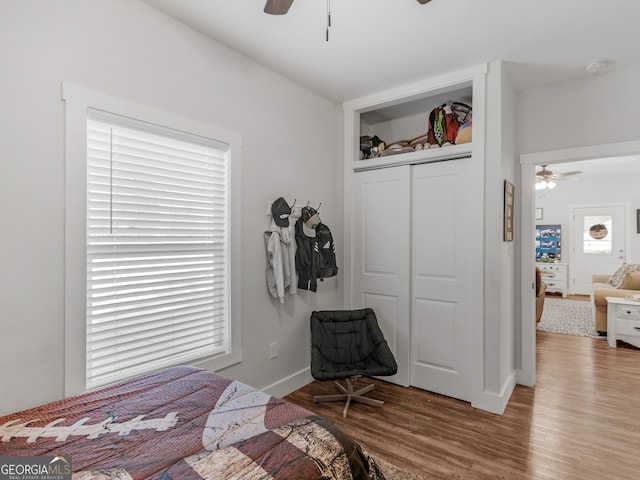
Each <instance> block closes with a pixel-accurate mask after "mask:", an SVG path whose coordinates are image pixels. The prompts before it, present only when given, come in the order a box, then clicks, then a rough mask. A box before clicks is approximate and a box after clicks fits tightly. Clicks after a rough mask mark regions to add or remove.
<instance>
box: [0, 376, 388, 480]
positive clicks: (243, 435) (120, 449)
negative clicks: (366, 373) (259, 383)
mask: <svg viewBox="0 0 640 480" xmlns="http://www.w3.org/2000/svg"><path fill="white" fill-rule="evenodd" d="M2 456H12V457H13V456H55V457H64V458H63V459H70V461H71V466H72V470H73V478H74V480H76V479H77V480H85V479H92V480H94V479H95V480H97V479H101V480H102V479H123V480H124V479H141V478H150V479H211V480H214V479H215V480H220V479H237V480H254V479H255V480H257V479H261V480H270V479H273V480H282V479H296V480H313V479H323V480H333V479H335V480H349V479H353V480H384V476H383V474H382V473H381V472H380V470H379V468H378V466H377V464H376V463H375V461H374V460H373V459H371V457H370V456H369V455H368V454H367V453H366V452H365V451H364V450H363V449H362V447H361V446H360V445H359V444H358V443H357V442H356V441H354V440H353V439H352V438H350V437H349V436H347V435H346V434H344V433H343V432H341V431H340V430H339V429H338V428H336V427H335V426H334V425H332V424H331V423H330V422H328V421H327V420H324V419H323V418H321V417H318V416H316V415H314V414H312V413H311V412H309V411H307V410H305V409H303V408H301V407H298V406H296V405H294V404H292V403H289V402H286V401H284V400H281V399H278V398H275V397H272V396H270V395H268V394H266V393H264V392H261V391H259V390H256V389H254V388H251V387H249V386H247V385H245V384H243V383H241V382H238V381H234V380H231V379H228V378H225V377H223V376H221V375H218V374H216V373H213V372H210V371H207V370H201V369H198V368H192V367H174V368H169V369H165V370H161V371H158V372H154V373H151V374H147V375H143V376H140V377H137V378H133V379H130V380H126V381H123V382H120V383H118V384H115V385H111V386H108V387H105V388H102V389H99V390H96V391H93V392H88V393H85V394H82V395H79V396H75V397H70V398H67V399H64V400H60V401H57V402H53V403H49V404H47V405H43V406H40V407H36V408H32V409H29V410H24V411H21V412H17V413H14V414H10V415H6V416H4V417H0V457H2Z"/></svg>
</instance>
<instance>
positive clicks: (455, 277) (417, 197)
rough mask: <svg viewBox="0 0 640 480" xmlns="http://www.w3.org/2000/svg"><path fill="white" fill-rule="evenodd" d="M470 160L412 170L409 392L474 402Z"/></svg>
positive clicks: (477, 235)
mask: <svg viewBox="0 0 640 480" xmlns="http://www.w3.org/2000/svg"><path fill="white" fill-rule="evenodd" d="M471 161H472V160H471V158H466V159H459V160H452V161H447V162H438V163H427V164H423V165H416V166H414V167H413V180H412V190H413V204H412V219H411V224H412V255H411V256H412V260H411V262H412V263H411V265H412V275H411V277H412V298H411V309H412V315H411V367H410V378H411V385H414V386H416V387H418V388H423V389H425V390H429V391H432V392H436V393H440V394H443V395H447V396H450V397H454V398H458V399H461V400H466V401H469V400H470V395H471V378H470V363H471V342H470V329H471V325H470V322H469V318H470V308H471V305H470V298H471V285H470V283H471V282H470V278H471V249H470V248H469V242H470V241H473V239H474V238H476V239H477V241H479V242H482V235H483V233H482V232H472V231H469V225H470V224H471V222H470V220H471V218H470V213H469V212H470V210H471V208H470V202H472V201H473V199H472V198H471V197H470V196H469V192H470V191H471V186H472V179H471V171H472V168H471Z"/></svg>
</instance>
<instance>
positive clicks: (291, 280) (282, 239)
mask: <svg viewBox="0 0 640 480" xmlns="http://www.w3.org/2000/svg"><path fill="white" fill-rule="evenodd" d="M264 241H265V246H266V249H267V272H266V274H267V288H268V289H269V293H270V294H271V295H272V296H273V297H274V298H277V299H279V300H280V303H284V299H285V293H287V292H288V293H289V294H295V293H296V270H295V249H296V245H295V241H293V239H292V238H291V234H290V231H289V227H279V226H277V225H276V223H275V221H273V220H271V224H270V225H269V229H268V230H267V231H265V232H264Z"/></svg>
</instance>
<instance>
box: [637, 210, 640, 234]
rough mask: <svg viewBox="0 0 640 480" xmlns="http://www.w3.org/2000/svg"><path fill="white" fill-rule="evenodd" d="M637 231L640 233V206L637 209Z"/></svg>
mask: <svg viewBox="0 0 640 480" xmlns="http://www.w3.org/2000/svg"><path fill="white" fill-rule="evenodd" d="M636 233H640V208H639V209H637V210H636Z"/></svg>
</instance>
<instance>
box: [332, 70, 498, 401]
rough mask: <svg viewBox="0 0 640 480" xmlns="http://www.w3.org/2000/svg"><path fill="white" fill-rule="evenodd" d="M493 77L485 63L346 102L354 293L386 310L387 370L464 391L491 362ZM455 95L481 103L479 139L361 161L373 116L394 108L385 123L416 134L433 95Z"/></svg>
mask: <svg viewBox="0 0 640 480" xmlns="http://www.w3.org/2000/svg"><path fill="white" fill-rule="evenodd" d="M485 75H486V68H485V67H484V66H482V67H477V68H474V69H470V70H467V71H464V72H458V73H456V74H452V75H448V76H445V77H440V78H436V79H432V80H429V81H425V82H419V83H416V84H412V85H408V86H405V87H403V88H398V89H395V90H392V91H388V92H383V93H380V94H378V95H374V96H371V97H367V98H363V99H359V100H354V101H353V102H348V103H346V104H345V105H344V113H345V145H346V147H345V179H346V180H345V205H346V207H345V208H346V211H345V238H346V239H348V241H347V244H348V248H347V249H346V252H345V260H346V261H345V265H346V272H345V280H346V293H347V294H346V303H347V304H348V307H349V308H360V307H365V306H366V307H371V308H373V309H374V311H375V312H376V314H377V316H378V320H379V323H380V326H381V328H382V330H383V332H384V334H385V337H386V338H387V341H388V343H389V345H390V347H391V349H392V351H393V352H394V354H395V355H396V360H397V362H398V373H397V374H396V375H395V376H394V377H391V378H390V379H388V380H390V381H392V382H394V383H397V384H400V385H404V386H409V385H413V386H416V387H418V388H422V389H425V390H429V391H432V392H436V393H440V394H444V395H447V396H451V397H454V398H458V399H461V400H465V401H471V400H472V397H473V389H474V388H476V387H475V386H474V385H475V384H476V383H475V382H474V381H473V380H472V378H473V376H474V373H475V372H477V368H476V366H477V365H476V364H477V363H478V361H479V362H480V363H482V358H481V354H482V347H481V345H482V343H481V342H482V338H481V337H480V338H475V337H476V336H477V333H478V332H480V333H481V332H482V322H483V312H482V298H483V287H482V285H483V281H482V274H483V272H482V258H483V245H484V234H483V224H484V223H483V216H484V212H483V205H484V202H483V184H484V173H483V172H484V142H483V137H484V77H485ZM470 97H472V98H470ZM448 100H453V101H459V100H463V101H465V102H470V101H471V102H472V104H473V141H472V142H471V143H467V144H461V145H450V146H444V147H441V148H436V149H428V150H421V151H413V152H409V153H402V154H396V155H391V156H388V157H381V158H369V159H364V160H360V159H359V156H358V153H359V152H358V150H357V148H358V147H359V145H358V143H359V139H360V136H361V135H362V134H366V135H372V134H377V135H379V134H378V133H377V132H376V131H372V127H371V125H369V124H367V120H368V119H371V118H377V119H380V118H384V117H385V115H388V113H389V112H395V115H396V118H393V116H391V117H388V116H387V120H386V122H387V124H384V122H381V123H380V124H378V125H375V127H374V128H375V130H377V131H384V132H385V133H384V135H389V133H386V132H393V131H397V130H398V129H404V130H405V131H408V135H407V136H412V135H413V134H414V133H415V132H418V131H420V128H425V127H426V125H427V116H428V114H429V111H428V110H429V107H428V105H433V106H436V105H438V104H440V103H443V102H444V101H448ZM416 105H418V107H416ZM424 106H427V107H424ZM420 109H421V113H420ZM416 110H418V113H417V114H416V113H415V112H416ZM403 112H410V113H408V114H406V115H403ZM411 121H416V122H422V125H415V126H413V127H411V126H410V123H411ZM411 128H413V131H411ZM425 131H426V130H425ZM478 342H480V344H478ZM479 345H480V346H479ZM474 365H476V366H474ZM480 368H481V367H480Z"/></svg>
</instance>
